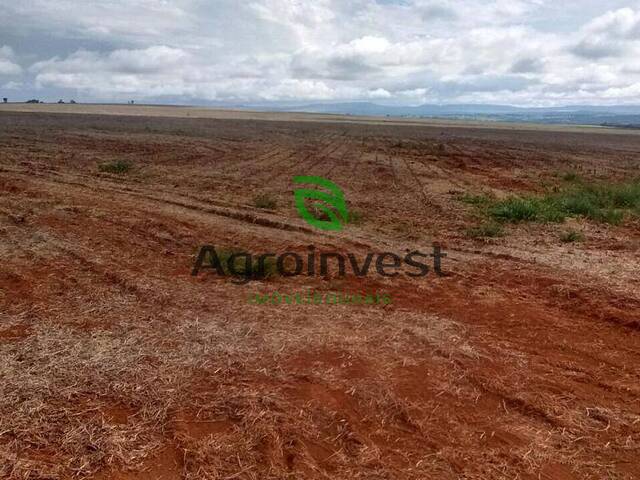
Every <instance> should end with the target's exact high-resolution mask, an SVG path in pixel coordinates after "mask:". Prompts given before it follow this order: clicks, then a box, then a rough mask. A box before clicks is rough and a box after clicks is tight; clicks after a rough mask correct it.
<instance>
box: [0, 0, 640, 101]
mask: <svg viewBox="0 0 640 480" xmlns="http://www.w3.org/2000/svg"><path fill="white" fill-rule="evenodd" d="M0 7H1V9H2V10H1V12H2V14H1V15H0V96H2V97H9V99H10V100H24V99H26V98H32V97H37V98H40V99H44V100H48V101H51V100H57V99H58V98H64V99H69V98H75V99H76V100H80V101H123V100H128V99H135V100H136V101H138V102H143V101H149V102H161V101H166V102H170V103H196V104H197V103H215V102H229V103H236V104H238V103H244V104H251V103H260V102H289V103H291V102H326V101H331V102H342V101H353V100H367V101H373V102H377V103H387V104H404V105H416V104H421V103H499V104H511V105H530V106H547V105H571V104H640V0H638V1H629V0H622V1H617V0H606V1H603V0H580V1H572V0H565V1H558V0H553V1H551V0H459V1H449V0H354V1H348V0H244V1H242V0H0Z"/></svg>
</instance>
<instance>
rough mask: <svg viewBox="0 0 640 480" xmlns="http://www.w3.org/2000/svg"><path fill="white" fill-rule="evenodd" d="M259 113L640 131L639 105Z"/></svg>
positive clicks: (324, 107)
mask: <svg viewBox="0 0 640 480" xmlns="http://www.w3.org/2000/svg"><path fill="white" fill-rule="evenodd" d="M247 108H254V109H259V110H269V111H286V112H308V113H331V114H340V115H373V116H393V117H414V118H450V119H467V120H488V121H502V122H533V123H555V124H581V125H602V126H615V127H628V128H640V106H638V105H629V106H626V105H619V106H595V105H577V106H565V107H551V108H523V107H512V106H508V105H491V104H450V105H419V106H414V107H407V106H390V105H378V104H375V103H371V102H349V103H316V104H306V105H289V106H275V107H274V106H273V105H270V106H268V107H267V106H248V107H247Z"/></svg>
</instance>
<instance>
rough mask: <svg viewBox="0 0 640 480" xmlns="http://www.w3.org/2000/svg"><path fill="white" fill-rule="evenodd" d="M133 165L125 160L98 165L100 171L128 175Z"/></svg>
mask: <svg viewBox="0 0 640 480" xmlns="http://www.w3.org/2000/svg"><path fill="white" fill-rule="evenodd" d="M131 168H132V165H131V164H130V163H129V162H125V161H124V160H116V161H115V162H105V163H101V164H100V165H98V170H99V171H101V172H105V173H117V174H122V173H127V172H128V171H129V170H131Z"/></svg>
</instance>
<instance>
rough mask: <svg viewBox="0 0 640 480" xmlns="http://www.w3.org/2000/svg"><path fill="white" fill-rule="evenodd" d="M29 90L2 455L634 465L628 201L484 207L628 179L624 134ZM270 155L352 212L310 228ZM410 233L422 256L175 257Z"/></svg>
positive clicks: (77, 460)
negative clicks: (78, 99) (100, 106)
mask: <svg viewBox="0 0 640 480" xmlns="http://www.w3.org/2000/svg"><path fill="white" fill-rule="evenodd" d="M45 107H46V106H45ZM79 107H80V106H78V108H79ZM30 108H33V109H37V107H35V106H34V107H30ZM48 108H51V110H52V111H48V112H36V111H32V112H11V111H9V109H8V108H4V109H1V110H0V477H1V478H8V479H52V478H53V479H70V478H95V479H102V480H114V479H126V480H133V479H158V480H159V479H163V480H174V479H194V480H195V479H285V478H288V479H316V478H326V479H343V478H344V479H346V478H349V479H403V480H404V479H438V480H445V479H478V480H481V479H482V480H485V479H523V480H525V479H526V480H533V479H554V480H570V479H576V480H579V479H593V480H602V479H612V480H614V479H615V480H622V479H625V480H630V479H636V478H640V460H639V458H638V452H639V451H640V274H639V272H640V220H639V217H638V211H635V210H634V208H633V205H631V206H630V208H629V209H627V210H625V211H624V212H623V218H621V219H619V220H620V221H615V222H614V221H601V220H599V218H600V217H598V216H597V215H595V214H594V215H592V217H593V218H591V217H589V215H587V214H585V215H567V218H565V219H564V221H563V222H556V221H518V222H512V221H508V220H509V218H507V213H508V212H507V213H505V208H504V205H505V203H504V201H505V199H509V197H510V196H513V195H518V196H521V197H522V196H524V197H535V198H538V197H544V196H545V195H550V196H553V195H561V194H562V192H564V191H565V190H567V191H569V190H571V189H578V188H582V187H580V186H581V185H604V184H606V185H613V186H615V185H621V184H624V183H625V182H631V181H633V180H634V178H637V177H638V175H639V174H640V136H639V135H638V134H636V133H635V132H633V131H617V130H616V131H611V130H605V129H580V128H576V127H573V128H571V129H561V128H557V129H552V128H549V127H545V128H536V127H531V126H529V127H518V128H514V127H513V126H510V127H509V128H506V127H503V126H499V125H498V126H495V127H493V126H491V125H482V126H473V125H471V126H469V125H464V124H454V123H440V124H438V123H435V122H424V123H423V124H420V123H419V122H393V121H386V122H382V121H369V120H368V121H364V120H363V121H358V119H351V120H350V121H348V122H345V121H340V122H333V121H329V120H331V119H330V118H327V117H321V116H310V117H308V120H309V121H304V120H305V117H304V115H298V116H296V117H295V118H292V117H290V116H287V114H283V115H281V116H278V115H276V114H270V115H271V117H270V118H269V119H265V118H261V117H260V115H257V114H256V115H254V116H253V117H252V114H249V113H244V114H238V115H237V117H238V118H187V116H188V115H190V114H191V112H192V111H191V110H188V109H187V110H184V115H183V118H180V116H179V115H177V114H174V115H172V116H171V117H166V116H161V115H157V116H146V115H147V114H148V113H149V112H146V111H139V112H141V114H140V115H130V116H124V115H121V114H120V113H121V110H120V111H115V112H111V113H112V114H111V115H97V114H89V113H87V114H62V113H54V112H53V110H54V108H53V107H48ZM61 108H62V107H61ZM65 108H72V107H65ZM73 108H75V106H74V107H73ZM104 108H107V107H104ZM135 108H137V107H129V111H130V112H132V113H133V112H136V110H135ZM142 108H144V107H142ZM90 111H91V109H90V108H88V109H87V112H90ZM174 112H179V110H175V111H174ZM101 113H109V112H101ZM232 117H233V115H232ZM275 120H278V121H275ZM323 120H327V121H323ZM296 175H317V176H321V177H325V178H328V179H330V180H332V181H333V182H335V183H336V184H337V185H339V186H340V187H341V188H342V189H343V191H344V194H345V198H346V200H347V203H348V205H349V209H350V211H351V212H357V221H354V222H352V223H350V224H348V225H347V226H346V227H345V228H344V230H342V231H340V232H322V231H319V230H314V229H312V228H310V227H309V226H308V225H307V224H306V223H305V222H304V221H303V220H302V219H301V218H300V216H299V215H298V212H297V211H296V209H295V207H294V202H293V189H294V185H293V184H292V178H293V177H294V176H296ZM629 188H632V187H629ZM630 191H631V190H630ZM630 195H631V194H630ZM257 199H262V201H258V200H257ZM265 199H267V200H268V202H265V201H264V200H265ZM501 202H502V203H501ZM506 205H507V206H508V205H509V204H506ZM545 205H546V204H545ZM563 205H564V204H563ZM499 207H500V208H502V210H498V208H499ZM571 211H572V212H573V211H574V210H571ZM492 212H493V213H492ZM496 212H498V213H496ZM585 212H586V210H585ZM525 213H526V212H525ZM595 213H598V214H599V211H598V212H595ZM500 215H502V217H505V218H507V221H504V219H505V218H501V217H500ZM603 215H604V214H603ZM602 218H604V219H610V217H608V216H607V217H606V218H605V217H604V216H603V217H602ZM616 218H617V217H616ZM572 232H573V233H575V238H573V237H572V235H570V234H571V233H572ZM574 240H575V241H574ZM434 242H439V243H440V244H442V245H443V247H444V249H445V250H446V252H447V254H448V256H447V257H446V258H445V259H443V269H444V270H445V272H446V273H447V275H446V276H437V275H435V274H434V273H433V272H431V273H430V274H429V275H427V276H426V277H421V278H411V277H408V276H407V275H400V276H398V277H393V278H385V277H381V276H379V275H375V274H371V275H367V276H366V277H364V278H358V277H356V276H354V275H352V274H351V273H350V272H349V271H347V275H346V276H344V277H341V276H339V275H336V274H334V275H331V276H329V277H328V278H323V277H319V276H307V275H300V276H295V277H284V276H274V277H272V278H268V279H263V280H254V281H251V282H249V283H247V284H239V283H238V282H234V281H233V279H232V278H229V277H221V276H219V275H216V274H214V273H202V274H200V275H198V276H192V275H191V269H192V266H193V263H194V260H195V258H196V253H197V251H198V248H199V247H200V246H201V245H204V244H211V245H215V246H216V247H220V248H225V249H228V250H233V249H241V250H243V251H247V252H255V253H256V254H259V253H262V252H285V251H291V252H301V253H304V252H306V251H307V249H308V246H309V245H314V246H315V247H316V249H318V250H327V251H338V252H349V253H353V254H354V255H357V256H358V257H359V258H361V257H364V256H365V255H366V254H367V252H397V253H399V254H400V253H402V254H404V252H410V251H414V250H421V251H423V252H428V253H430V252H431V245H432V244H433V243H434ZM334 273H335V272H334ZM276 291H278V292H298V291H317V292H331V291H346V292H387V293H389V294H390V295H391V296H392V297H393V303H392V304H390V305H359V306H356V305H255V304H250V303H249V302H248V301H247V298H248V297H249V295H250V294H252V293H256V292H258V293H262V294H268V293H272V292H276Z"/></svg>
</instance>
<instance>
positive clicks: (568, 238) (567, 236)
mask: <svg viewBox="0 0 640 480" xmlns="http://www.w3.org/2000/svg"><path fill="white" fill-rule="evenodd" d="M560 241H561V242H562V243H574V242H583V241H584V234H583V233H582V232H578V231H576V230H569V231H567V232H564V233H563V234H562V235H560Z"/></svg>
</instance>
